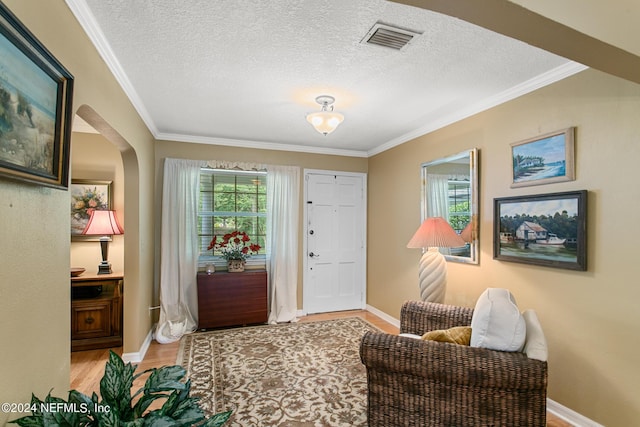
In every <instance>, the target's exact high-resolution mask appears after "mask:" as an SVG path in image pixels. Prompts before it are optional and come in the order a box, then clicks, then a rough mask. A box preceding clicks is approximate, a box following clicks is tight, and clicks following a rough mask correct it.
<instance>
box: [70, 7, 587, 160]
mask: <svg viewBox="0 0 640 427" xmlns="http://www.w3.org/2000/svg"><path fill="white" fill-rule="evenodd" d="M67 3H68V4H69V6H70V8H71V9H72V11H73V12H74V14H75V15H76V17H77V18H78V20H79V21H80V23H81V24H82V26H83V27H84V28H85V31H86V32H87V33H88V35H89V37H90V38H91V39H92V41H93V42H94V44H95V45H96V47H97V48H98V50H99V52H100V53H101V54H102V56H103V57H104V58H105V61H106V62H107V64H108V65H109V66H110V68H111V69H112V71H113V73H114V74H115V75H116V77H117V78H118V80H119V81H120V83H121V85H122V86H123V88H124V90H125V91H126V92H127V94H128V95H129V97H130V98H131V100H132V102H133V104H134V105H135V107H136V108H137V110H138V111H139V113H140V115H141V116H142V118H143V119H144V120H145V122H146V124H147V126H148V127H149V128H150V130H151V131H152V132H153V134H154V136H155V137H156V138H157V139H167V140H177V141H191V142H200V143H214V144H225V145H237V146H247V147H255V148H267V149H286V150H294V151H307V152H320V153H336V154H349V155H356V156H368V155H372V154H375V153H377V152H380V151H383V150H385V149H388V148H391V147H393V146H395V145H398V144H400V143H402V142H405V141H407V140H409V139H412V138H415V137H416V136H419V135H422V134H424V133H427V132H430V131H432V130H435V129H438V128H440V127H442V126H445V125H447V124H450V123H452V122H455V121H456V120H459V119H462V118H464V117H467V116H469V115H471V114H474V113H476V112H479V111H482V110H484V109H486V108H490V107H492V106H494V105H497V104H499V103H501V102H504V101H506V100H509V99H512V98H514V97H517V96H519V95H522V94H524V93H527V92H529V91H531V90H535V89H536V88H538V87H541V86H544V85H546V84H549V83H552V82H554V81H557V80H559V79H561V78H564V77H566V76H568V75H571V74H573V73H575V72H578V71H580V70H582V69H584V67H582V66H580V65H579V64H575V63H573V62H571V61H568V60H566V59H564V58H561V57H558V56H555V55H552V54H550V53H547V52H545V51H542V50H540V49H537V48H534V47H532V46H529V45H526V44H524V43H522V42H519V41H516V40H513V39H509V38H506V37H504V36H501V35H498V34H496V33H492V32H489V31H487V30H484V29H482V28H480V27H477V26H474V25H471V24H468V23H466V22H464V21H461V20H459V19H455V18H451V17H448V16H444V15H440V14H437V13H433V12H429V11H427V10H424V9H418V8H413V7H410V6H405V5H400V4H396V3H390V2H387V1H384V0H348V1H346V0H324V1H318V0H297V1H294V0H291V1H277V0H273V1H246V0H220V1H210V0H183V1H175V0H171V1H169V0H153V1H152V0H67ZM376 22H383V23H387V24H393V25H396V26H399V27H402V28H406V29H411V30H415V31H418V32H421V33H422V34H421V35H420V36H419V37H417V38H416V39H415V40H414V41H413V42H412V43H411V45H409V46H408V47H406V48H405V49H403V50H401V51H396V50H392V49H389V48H384V47H379V46H374V45H367V44H364V43H361V40H362V39H363V37H364V36H365V35H366V34H367V32H368V31H369V29H370V28H371V27H372V26H373V25H374V24H375V23H376ZM324 94H327V95H332V96H334V97H335V98H336V102H335V109H336V111H339V112H340V113H342V114H344V116H345V120H344V122H343V123H342V125H340V127H339V128H338V129H337V130H336V131H335V132H333V133H332V134H330V135H328V136H326V137H325V136H323V135H321V134H319V133H317V132H316V131H315V130H314V129H313V128H312V127H311V126H310V125H309V124H308V123H307V121H306V120H305V115H306V114H307V113H310V112H314V111H318V110H319V106H318V105H317V104H316V103H315V101H314V100H315V98H316V97H317V96H318V95H324Z"/></svg>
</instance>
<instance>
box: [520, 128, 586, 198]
mask: <svg viewBox="0 0 640 427" xmlns="http://www.w3.org/2000/svg"><path fill="white" fill-rule="evenodd" d="M574 134H575V128H573V127H571V128H568V129H563V130H561V131H557V132H551V133H548V134H545V135H541V136H538V137H535V138H531V139H527V140H524V141H520V142H514V143H513V144H511V157H512V159H513V167H512V169H511V171H512V178H513V181H512V184H511V187H512V188H514V187H525V186H529V185H540V184H549V183H552V182H561V181H573V180H574V179H575V162H574Z"/></svg>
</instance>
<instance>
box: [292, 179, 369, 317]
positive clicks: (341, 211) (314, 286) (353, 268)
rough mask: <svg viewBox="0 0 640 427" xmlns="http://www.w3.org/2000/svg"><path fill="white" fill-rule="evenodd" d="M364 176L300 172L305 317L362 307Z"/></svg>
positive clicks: (363, 293) (364, 223)
mask: <svg viewBox="0 0 640 427" xmlns="http://www.w3.org/2000/svg"><path fill="white" fill-rule="evenodd" d="M365 177H366V176H365V175H364V174H348V173H343V174H341V173H339V172H323V171H318V172H313V173H306V172H305V195H306V201H307V203H306V211H305V219H306V221H305V233H306V241H305V244H306V250H307V257H306V262H305V277H304V298H303V299H304V309H305V311H306V312H308V313H318V312H327V311H339V310H349V309H359V308H364V306H365V291H366V284H365V229H366V212H365V184H366V183H365Z"/></svg>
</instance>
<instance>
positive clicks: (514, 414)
mask: <svg viewBox="0 0 640 427" xmlns="http://www.w3.org/2000/svg"><path fill="white" fill-rule="evenodd" d="M472 314H473V309H471V308H464V307H455V306H450V305H443V304H435V303H428V302H418V301H410V302H406V303H405V304H404V305H403V306H402V311H401V317H400V319H401V320H400V332H401V333H410V334H417V335H422V334H423V333H425V332H427V331H431V330H436V329H448V328H452V327H454V326H468V325H470V324H471V316H472ZM360 358H361V359H362V363H363V364H364V365H365V366H366V368H367V381H368V416H369V426H384V427H390V426H439V427H440V426H456V427H464V426H469V427H479V426H505V427H515V426H536V427H541V426H542V427H543V426H545V425H546V397H547V396H546V395H547V363H546V362H541V361H538V360H533V359H529V358H527V356H526V355H525V354H523V353H518V352H516V353H509V352H501V351H494V350H487V349H483V348H475V347H468V346H462V345H456V344H449V343H440V342H435V341H423V340H417V339H413V338H406V337H400V336H397V335H390V334H386V333H372V332H368V333H366V334H365V335H364V337H363V338H362V342H361V345H360Z"/></svg>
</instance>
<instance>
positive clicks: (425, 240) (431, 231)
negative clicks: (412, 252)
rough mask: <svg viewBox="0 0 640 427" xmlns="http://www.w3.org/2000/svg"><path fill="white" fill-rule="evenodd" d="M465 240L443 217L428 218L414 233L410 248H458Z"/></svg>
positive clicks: (409, 244)
mask: <svg viewBox="0 0 640 427" xmlns="http://www.w3.org/2000/svg"><path fill="white" fill-rule="evenodd" d="M464 245H465V241H464V240H463V239H462V237H460V236H459V235H458V234H457V233H456V232H455V231H454V229H453V228H452V227H451V226H450V225H449V223H448V222H447V221H445V219H444V218H442V217H432V218H427V219H425V220H424V222H423V223H422V224H421V225H420V228H418V231H416V233H415V234H414V235H413V237H412V238H411V240H409V243H407V247H408V248H433V247H437V248H457V247H459V246H464Z"/></svg>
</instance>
